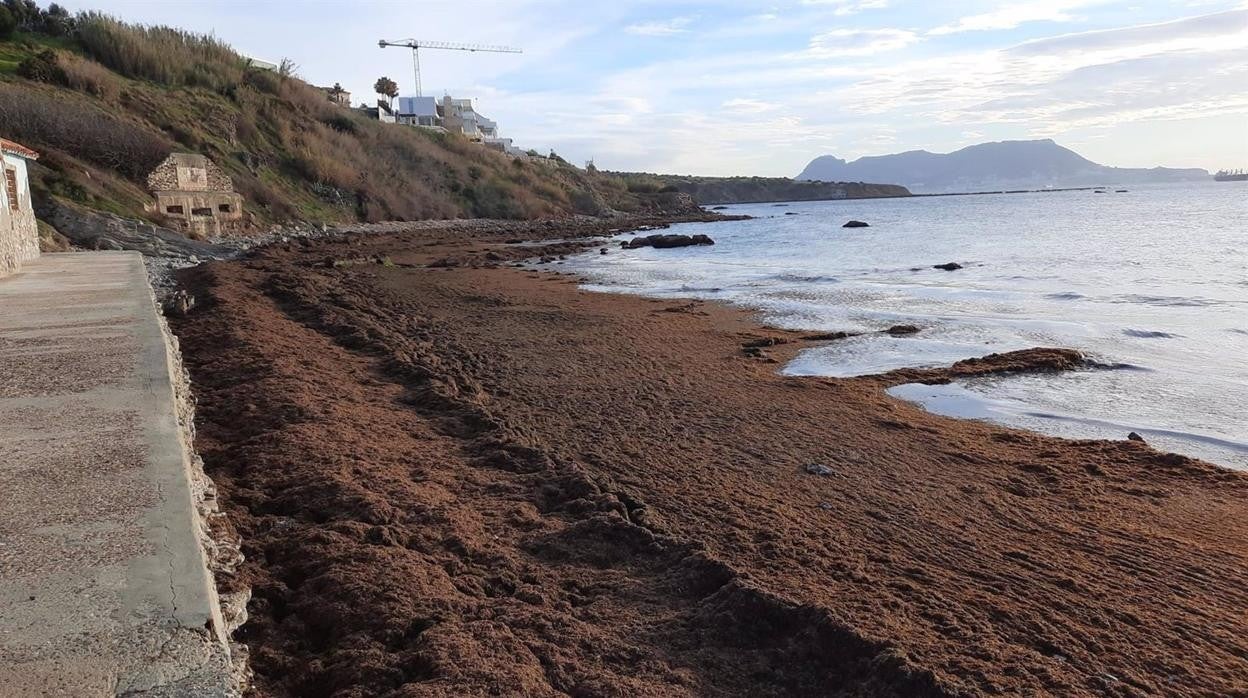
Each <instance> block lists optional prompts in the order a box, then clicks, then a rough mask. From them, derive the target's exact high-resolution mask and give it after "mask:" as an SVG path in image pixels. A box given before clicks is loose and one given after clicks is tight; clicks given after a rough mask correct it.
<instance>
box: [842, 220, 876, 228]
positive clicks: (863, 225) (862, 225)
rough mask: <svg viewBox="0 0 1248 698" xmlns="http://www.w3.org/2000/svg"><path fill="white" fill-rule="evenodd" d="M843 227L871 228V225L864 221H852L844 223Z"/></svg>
mask: <svg viewBox="0 0 1248 698" xmlns="http://www.w3.org/2000/svg"><path fill="white" fill-rule="evenodd" d="M841 227H842V228H870V227H871V226H869V225H867V224H866V223H863V222H862V221H850V222H848V223H846V224H845V225H842V226H841Z"/></svg>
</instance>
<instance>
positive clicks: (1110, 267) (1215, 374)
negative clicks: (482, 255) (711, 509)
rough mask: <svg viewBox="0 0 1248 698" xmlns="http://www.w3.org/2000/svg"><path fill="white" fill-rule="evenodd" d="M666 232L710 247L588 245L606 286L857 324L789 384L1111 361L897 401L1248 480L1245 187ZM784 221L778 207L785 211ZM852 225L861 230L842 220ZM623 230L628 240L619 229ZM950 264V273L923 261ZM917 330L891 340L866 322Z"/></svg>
mask: <svg viewBox="0 0 1248 698" xmlns="http://www.w3.org/2000/svg"><path fill="white" fill-rule="evenodd" d="M724 212H725V213H734V214H738V213H739V214H748V215H751V216H754V218H753V219H752V220H745V221H732V222H720V223H710V224H687V225H677V226H673V228H672V229H671V230H670V231H666V232H672V233H694V232H697V233H706V234H708V235H710V236H711V237H712V238H714V240H715V243H716V244H715V245H714V246H706V247H687V248H679V249H664V250H659V249H653V248H641V249H637V250H614V249H612V250H611V252H610V253H609V254H607V255H599V254H598V253H596V252H595V253H591V254H587V255H581V256H578V257H575V258H573V259H571V260H569V261H568V263H567V265H568V266H567V267H565V268H568V269H569V270H571V271H576V272H578V273H580V274H582V275H583V276H585V277H586V278H587V280H588V284H587V285H588V287H589V288H591V289H594V290H599V291H615V292H628V293H637V294H642V295H647V296H657V297H694V298H702V299H713V300H722V301H727V302H730V303H734V304H737V305H740V306H744V307H747V308H751V309H755V310H758V311H760V312H761V313H762V314H763V317H764V320H765V321H766V322H767V323H768V324H771V325H775V326H778V327H784V328H791V329H803V330H812V331H849V332H862V333H868V334H863V335H861V336H857V337H853V338H850V339H846V340H842V341H836V342H830V343H826V344H823V345H821V346H815V347H812V348H808V349H805V350H803V351H802V352H801V353H800V354H798V355H797V357H796V358H795V359H793V361H792V362H791V363H789V364H788V365H787V366H785V367H784V368H783V369H782V370H783V372H784V373H786V374H789V375H811V376H842V377H846V376H858V375H866V374H873V373H880V372H883V371H888V370H892V369H895V368H901V367H907V366H943V365H948V364H951V363H953V362H955V361H958V360H960V359H965V358H969V357H974V356H983V355H985V354H990V353H993V352H1002V351H1010V350H1014V349H1026V348H1029V347H1037V346H1045V347H1070V348H1074V349H1079V350H1081V351H1083V352H1085V353H1086V354H1088V355H1089V356H1091V357H1092V358H1094V359H1096V360H1098V361H1100V362H1103V363H1106V364H1116V365H1120V366H1121V368H1117V369H1113V370H1108V369H1098V370H1081V371H1074V372H1068V373H1061V374H1038V375H1016V376H996V377H988V378H976V379H970V380H964V381H959V382H957V383H954V384H952V385H945V386H926V385H915V384H910V385H903V386H899V387H897V388H894V389H893V390H892V391H891V392H892V393H893V394H894V395H896V396H898V397H901V398H904V399H908V400H913V401H916V402H918V403H920V404H922V405H924V406H925V407H926V408H927V409H929V410H932V411H935V412H939V413H942V414H949V415H954V416H961V417H967V418H975V419H986V420H991V421H995V422H999V423H1003V424H1008V425H1012V426H1019V427H1024V428H1028V429H1033V430H1036V431H1041V432H1046V433H1050V434H1055V435H1058V436H1064V437H1069V438H1112V439H1121V438H1124V437H1125V436H1126V435H1127V434H1128V433H1129V432H1131V431H1135V432H1138V433H1140V434H1141V435H1143V436H1144V437H1145V439H1146V440H1148V441H1149V442H1150V443H1151V444H1152V445H1154V446H1155V447H1157V448H1160V449H1164V450H1170V451H1175V452H1179V453H1184V454H1187V455H1191V456H1195V457H1199V458H1204V459H1206V460H1209V461H1212V462H1215V463H1219V464H1222V465H1226V466H1229V467H1233V468H1240V469H1248V184H1245V183H1239V182H1226V183H1215V182H1209V183H1199V184H1183V185H1157V186H1136V187H1131V188H1130V191H1125V192H1118V191H1116V190H1115V189H1114V188H1112V187H1111V188H1108V189H1107V190H1105V192H1104V193H1096V192H1095V191H1091V190H1087V191H1068V192H1037V193H1022V194H996V195H973V196H946V197H916V198H906V199H873V200H854V201H826V202H807V203H789V204H779V205H777V204H750V205H736V206H731V207H728V209H727V210H726V211H724ZM790 214H791V215H790ZM851 219H857V220H861V221H865V222H867V223H868V224H869V226H870V227H866V228H843V227H842V225H843V224H844V223H845V222H846V221H848V220H851ZM621 239H627V237H623V238H621ZM946 262H956V263H958V264H961V265H962V266H963V268H962V269H959V270H956V271H942V270H938V269H934V268H933V265H936V264H943V263H946ZM898 324H913V325H917V326H919V327H920V328H922V329H921V331H920V332H919V333H918V334H915V335H910V336H902V337H893V336H889V335H887V334H880V333H878V332H877V331H878V330H883V329H886V328H888V327H890V326H892V325H898Z"/></svg>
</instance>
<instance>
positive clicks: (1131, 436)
mask: <svg viewBox="0 0 1248 698" xmlns="http://www.w3.org/2000/svg"><path fill="white" fill-rule="evenodd" d="M1127 438H1128V439H1130V440H1132V441H1139V442H1141V443H1142V442H1143V441H1144V437H1143V436H1140V435H1139V434H1137V433H1135V432H1131V433H1130V434H1127Z"/></svg>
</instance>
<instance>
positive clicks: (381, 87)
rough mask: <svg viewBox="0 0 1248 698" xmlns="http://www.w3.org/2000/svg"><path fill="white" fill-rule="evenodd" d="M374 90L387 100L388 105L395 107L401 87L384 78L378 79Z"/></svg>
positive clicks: (374, 84)
mask: <svg viewBox="0 0 1248 698" xmlns="http://www.w3.org/2000/svg"><path fill="white" fill-rule="evenodd" d="M373 89H374V90H376V91H377V94H379V95H382V96H384V97H385V98H386V103H387V104H390V105H392V106H393V105H394V98H395V97H398V96H399V85H398V83H396V82H395V81H393V80H391V79H390V78H388V77H385V76H382V77H379V78H377V82H375V83H373Z"/></svg>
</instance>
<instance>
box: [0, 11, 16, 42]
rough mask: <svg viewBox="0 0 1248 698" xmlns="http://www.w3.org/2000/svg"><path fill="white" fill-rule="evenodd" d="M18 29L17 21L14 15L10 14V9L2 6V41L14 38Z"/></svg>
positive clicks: (0, 25)
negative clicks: (14, 33)
mask: <svg viewBox="0 0 1248 698" xmlns="http://www.w3.org/2000/svg"><path fill="white" fill-rule="evenodd" d="M16 29H17V19H16V18H15V17H13V13H12V12H9V8H7V7H5V6H4V5H0V39H7V38H9V37H10V36H13V32H14V31H15V30H16Z"/></svg>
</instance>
